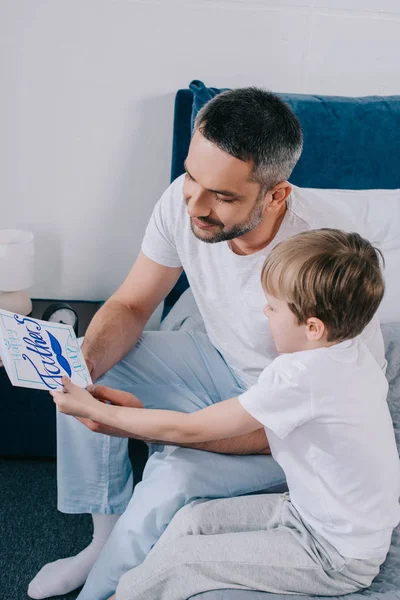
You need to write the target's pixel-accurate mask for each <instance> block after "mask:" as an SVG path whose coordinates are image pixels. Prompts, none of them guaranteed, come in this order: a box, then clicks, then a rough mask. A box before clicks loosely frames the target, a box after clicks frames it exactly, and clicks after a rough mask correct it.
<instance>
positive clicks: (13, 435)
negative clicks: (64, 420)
mask: <svg viewBox="0 0 400 600" xmlns="http://www.w3.org/2000/svg"><path fill="white" fill-rule="evenodd" d="M55 302H59V300H32V304H33V310H32V316H33V317H35V318H37V319H41V318H42V315H43V312H44V311H45V309H46V308H47V307H48V306H49V305H50V304H53V303H55ZM66 302H68V304H70V305H71V306H72V308H73V309H74V310H75V312H76V313H77V314H78V327H79V331H78V335H79V336H83V335H84V333H85V331H86V329H87V326H88V325H89V323H90V321H91V319H92V317H93V315H94V314H95V312H97V310H98V309H99V308H100V306H101V304H102V303H101V302H86V301H75V300H73V301H69V300H66ZM55 455H56V411H55V405H54V402H53V399H52V397H51V396H50V395H49V394H48V392H44V391H42V390H31V389H26V388H21V387H14V386H12V385H11V383H10V381H9V379H8V377H7V374H6V372H5V369H4V367H1V368H0V456H35V457H38V456H47V457H54V456H55Z"/></svg>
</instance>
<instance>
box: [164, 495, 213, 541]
mask: <svg viewBox="0 0 400 600" xmlns="http://www.w3.org/2000/svg"><path fill="white" fill-rule="evenodd" d="M206 504H207V500H203V499H199V500H194V501H193V502H190V503H189V504H186V505H185V506H183V507H182V508H181V509H180V510H179V511H178V512H177V513H176V514H175V516H174V518H173V519H172V521H171V524H170V527H171V528H173V530H174V532H176V533H178V532H179V533H180V534H187V535H190V534H196V533H198V532H199V530H200V529H201V524H202V522H204V518H205V516H206V512H207V506H206Z"/></svg>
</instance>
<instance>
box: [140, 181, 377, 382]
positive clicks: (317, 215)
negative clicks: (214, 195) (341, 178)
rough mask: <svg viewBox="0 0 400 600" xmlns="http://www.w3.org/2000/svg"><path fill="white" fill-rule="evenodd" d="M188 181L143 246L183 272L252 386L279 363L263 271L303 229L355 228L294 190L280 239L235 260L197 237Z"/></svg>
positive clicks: (168, 194) (167, 196)
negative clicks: (266, 262) (269, 257)
mask: <svg viewBox="0 0 400 600" xmlns="http://www.w3.org/2000/svg"><path fill="white" fill-rule="evenodd" d="M183 181H184V175H182V176H181V177H178V179H176V180H175V181H174V182H173V183H172V184H171V185H170V186H169V188H168V189H167V190H166V191H165V193H164V194H163V195H162V197H161V199H160V200H159V201H158V203H157V204H156V206H155V208H154V211H153V214H152V216H151V219H150V222H149V224H148V226H147V229H146V233H145V236H144V239H143V243H142V251H143V253H144V254H145V255H146V256H147V257H148V258H150V259H151V260H153V261H154V262H156V263H159V264H161V265H164V266H167V267H181V266H182V267H183V268H184V270H185V272H186V275H187V277H188V280H189V283H190V286H191V289H192V292H193V295H194V298H195V300H196V303H197V306H198V308H199V310H200V313H201V315H202V317H203V320H204V324H205V328H206V331H207V335H208V337H209V339H210V341H211V343H212V344H213V345H214V346H215V348H217V350H218V351H219V352H220V353H221V354H222V356H223V357H224V359H225V361H226V362H227V363H228V365H229V366H230V367H231V369H232V370H233V371H234V372H235V374H236V375H237V377H238V378H239V379H240V380H241V381H242V382H243V383H244V384H245V385H246V386H250V385H253V384H254V383H256V381H257V378H258V376H259V374H260V373H261V371H262V370H263V369H264V368H265V367H266V366H267V365H268V364H270V363H271V362H272V361H273V360H274V359H275V358H276V357H277V352H276V349H275V344H274V341H273V339H272V336H271V333H270V330H269V327H268V321H267V319H266V317H265V315H264V313H263V308H264V306H265V303H266V300H265V296H264V292H263V289H262V286H261V269H262V266H263V263H264V260H265V258H266V257H267V255H268V254H269V252H270V251H271V250H272V248H273V247H274V246H276V244H277V243H278V242H280V241H282V240H284V239H287V238H289V237H291V236H293V235H295V234H296V233H300V232H301V231H307V230H310V229H319V228H321V227H337V228H341V229H347V230H352V226H351V224H349V223H347V222H346V220H345V218H344V217H343V216H342V215H340V214H339V213H335V212H334V211H333V210H332V208H331V206H329V205H328V204H323V203H321V200H320V199H318V198H315V200H313V199H311V197H310V194H309V193H308V194H307V198H306V197H305V196H303V195H302V190H301V188H297V187H295V186H293V191H292V193H291V195H290V197H289V198H288V200H287V207H288V208H287V211H286V214H285V216H284V219H283V221H282V224H281V226H280V229H279V231H278V233H277V235H276V236H275V238H274V239H273V241H272V242H271V243H270V244H269V245H268V246H266V247H265V248H263V249H262V250H260V251H259V252H256V253H254V254H250V255H246V256H240V255H238V254H235V253H234V252H233V251H232V250H231V248H230V246H229V243H228V242H219V243H216V244H208V243H206V242H203V241H201V240H199V239H197V238H196V236H195V235H194V234H193V233H192V230H191V227H190V218H189V215H188V213H187V209H186V204H185V201H184V198H183V192H182V187H183ZM362 336H363V338H364V341H365V343H366V344H367V345H368V347H369V348H370V350H371V352H372V354H373V355H374V356H375V358H376V360H377V361H378V363H379V365H380V366H381V368H382V369H384V368H385V366H386V363H385V357H384V345H383V339H382V334H381V330H380V326H379V320H378V318H377V317H376V318H374V319H373V321H372V322H371V323H370V324H369V326H368V327H367V328H366V330H365V331H364V332H363V334H362Z"/></svg>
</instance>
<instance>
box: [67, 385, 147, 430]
mask: <svg viewBox="0 0 400 600" xmlns="http://www.w3.org/2000/svg"><path fill="white" fill-rule="evenodd" d="M86 389H87V391H88V392H90V393H91V394H92V396H94V397H95V398H97V400H100V402H110V403H111V404H115V405H116V406H126V407H131V408H144V406H143V403H142V402H140V400H139V398H137V397H136V396H134V395H133V394H130V393H129V392H124V391H122V390H115V389H113V388H110V387H107V386H105V385H88V387H87V388H86ZM76 418H77V419H78V421H80V422H81V423H82V424H83V425H85V427H87V428H88V429H90V431H94V432H95V433H103V434H105V435H111V436H113V437H121V438H128V437H135V438H136V439H138V440H144V441H150V440H147V438H141V437H139V436H133V435H132V434H131V433H128V432H127V431H124V430H123V429H118V428H117V427H111V426H110V425H103V423H98V422H97V421H92V419H87V418H82V417H76Z"/></svg>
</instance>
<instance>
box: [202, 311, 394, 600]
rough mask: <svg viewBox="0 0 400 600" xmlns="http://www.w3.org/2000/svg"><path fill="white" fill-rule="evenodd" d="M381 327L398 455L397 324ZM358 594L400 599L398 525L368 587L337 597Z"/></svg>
mask: <svg viewBox="0 0 400 600" xmlns="http://www.w3.org/2000/svg"><path fill="white" fill-rule="evenodd" d="M382 330H383V336H384V339H385V348H386V358H387V360H388V370H387V377H388V380H389V384H390V391H389V398H388V402H389V406H390V412H391V414H392V419H393V425H394V429H395V435H396V442H397V448H398V449H399V454H400V323H396V324H393V325H383V326H382ZM382 468H384V465H382ZM362 596H365V597H368V598H372V599H374V600H400V526H397V528H396V529H395V531H394V532H393V537H392V545H391V548H390V551H389V554H388V557H387V559H386V562H385V563H384V565H383V566H382V569H381V572H380V573H379V575H378V577H376V579H375V580H374V581H373V583H372V585H371V587H370V588H368V589H366V590H363V591H361V592H357V593H356V594H348V595H347V596H341V597H342V598H346V599H348V600H360V598H361V597H362ZM294 597H295V596H294V595H289V594H287V595H282V594H270V593H266V592H255V591H247V590H214V591H212V592H205V593H203V594H197V595H196V596H193V598H196V600H197V599H200V598H201V600H283V599H286V600H293V598H294ZM298 598H301V599H302V600H304V599H305V598H308V596H298ZM313 598H314V599H315V598H321V596H313Z"/></svg>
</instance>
